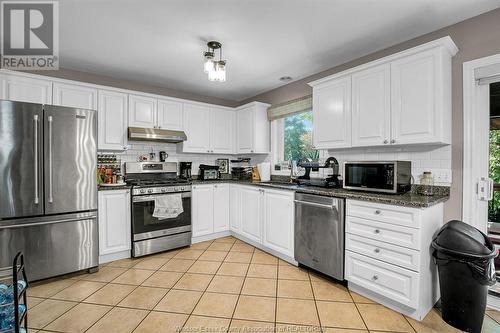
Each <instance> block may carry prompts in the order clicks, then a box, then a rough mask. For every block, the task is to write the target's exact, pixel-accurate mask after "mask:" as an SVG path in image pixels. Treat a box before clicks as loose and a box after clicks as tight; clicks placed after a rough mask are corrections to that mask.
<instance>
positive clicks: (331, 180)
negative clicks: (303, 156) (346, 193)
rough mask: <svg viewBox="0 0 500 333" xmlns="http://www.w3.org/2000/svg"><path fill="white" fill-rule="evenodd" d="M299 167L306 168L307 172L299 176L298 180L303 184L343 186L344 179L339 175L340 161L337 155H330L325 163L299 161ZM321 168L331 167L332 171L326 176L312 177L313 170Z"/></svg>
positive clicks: (329, 186)
mask: <svg viewBox="0 0 500 333" xmlns="http://www.w3.org/2000/svg"><path fill="white" fill-rule="evenodd" d="M298 166H299V167H302V168H304V169H305V174H304V175H303V176H300V177H298V178H297V182H298V183H299V184H301V185H310V186H319V187H327V188H339V187H342V179H340V175H339V162H338V161H337V159H336V158H335V157H329V158H328V159H327V160H326V161H325V164H324V165H319V163H312V162H308V163H299V164H298ZM319 169H331V170H332V173H331V174H329V175H328V176H327V177H325V178H311V176H310V174H311V170H313V171H318V170H319Z"/></svg>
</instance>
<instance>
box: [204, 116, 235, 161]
mask: <svg viewBox="0 0 500 333" xmlns="http://www.w3.org/2000/svg"><path fill="white" fill-rule="evenodd" d="M233 128H234V111H233V110H228V109H224V108H217V107H211V108H210V152H211V153H218V154H232V153H233V143H234V139H235V138H234V131H233Z"/></svg>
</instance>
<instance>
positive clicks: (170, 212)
mask: <svg viewBox="0 0 500 333" xmlns="http://www.w3.org/2000/svg"><path fill="white" fill-rule="evenodd" d="M183 211H184V209H183V208H182V197H181V195H180V194H171V195H166V196H160V197H157V198H155V210H154V212H153V217H156V218H157V219H159V220H164V219H171V218H175V217H177V216H179V214H181V213H182V212H183Z"/></svg>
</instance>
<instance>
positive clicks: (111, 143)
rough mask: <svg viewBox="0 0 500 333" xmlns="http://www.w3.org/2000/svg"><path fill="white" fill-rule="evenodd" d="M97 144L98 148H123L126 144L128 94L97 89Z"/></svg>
mask: <svg viewBox="0 0 500 333" xmlns="http://www.w3.org/2000/svg"><path fill="white" fill-rule="evenodd" d="M98 95H99V105H98V106H99V107H98V110H99V111H98V112H97V116H98V123H97V125H98V126H97V127H98V144H97V148H98V149H100V150H107V149H108V150H125V149H126V144H127V110H128V105H127V103H128V95H127V94H124V93H120V92H116V91H111V90H99V93H98Z"/></svg>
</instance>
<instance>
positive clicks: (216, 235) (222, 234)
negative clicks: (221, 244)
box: [191, 230, 231, 244]
mask: <svg viewBox="0 0 500 333" xmlns="http://www.w3.org/2000/svg"><path fill="white" fill-rule="evenodd" d="M227 236H231V233H230V232H229V230H226V231H220V232H216V233H213V234H208V235H203V236H198V237H192V238H191V244H196V243H200V242H205V241H208V240H212V239H217V238H222V237H227Z"/></svg>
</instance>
